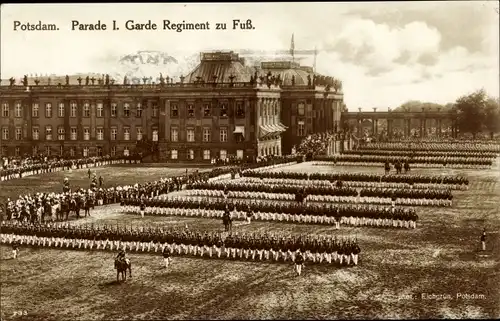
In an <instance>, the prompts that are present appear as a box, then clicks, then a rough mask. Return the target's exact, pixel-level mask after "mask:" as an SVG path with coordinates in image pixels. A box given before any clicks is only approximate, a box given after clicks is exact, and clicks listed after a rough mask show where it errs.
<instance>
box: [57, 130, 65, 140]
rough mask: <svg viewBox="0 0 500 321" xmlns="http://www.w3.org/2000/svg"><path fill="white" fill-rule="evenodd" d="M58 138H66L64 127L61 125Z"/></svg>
mask: <svg viewBox="0 0 500 321" xmlns="http://www.w3.org/2000/svg"><path fill="white" fill-rule="evenodd" d="M57 138H58V139H59V140H64V127H59V128H58V129H57Z"/></svg>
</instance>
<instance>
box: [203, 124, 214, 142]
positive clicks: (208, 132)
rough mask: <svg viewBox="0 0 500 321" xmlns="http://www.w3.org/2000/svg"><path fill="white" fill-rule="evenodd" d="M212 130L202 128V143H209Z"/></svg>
mask: <svg viewBox="0 0 500 321" xmlns="http://www.w3.org/2000/svg"><path fill="white" fill-rule="evenodd" d="M211 133H212V130H211V129H210V128H208V127H207V128H203V141H204V142H209V141H210V136H211Z"/></svg>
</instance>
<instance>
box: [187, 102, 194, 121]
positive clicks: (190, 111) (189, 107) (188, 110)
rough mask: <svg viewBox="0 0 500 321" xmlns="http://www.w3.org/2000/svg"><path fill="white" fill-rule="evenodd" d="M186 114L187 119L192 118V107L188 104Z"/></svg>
mask: <svg viewBox="0 0 500 321" xmlns="http://www.w3.org/2000/svg"><path fill="white" fill-rule="evenodd" d="M187 114H188V117H189V118H194V105H193V104H189V105H187Z"/></svg>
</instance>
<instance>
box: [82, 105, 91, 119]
mask: <svg viewBox="0 0 500 321" xmlns="http://www.w3.org/2000/svg"><path fill="white" fill-rule="evenodd" d="M83 117H90V104H89V103H84V104H83Z"/></svg>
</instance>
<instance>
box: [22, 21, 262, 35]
mask: <svg viewBox="0 0 500 321" xmlns="http://www.w3.org/2000/svg"><path fill="white" fill-rule="evenodd" d="M236 29H238V30H252V29H255V27H254V25H253V24H252V20H251V19H233V20H231V22H215V23H214V22H208V21H206V22H186V21H185V20H182V22H180V21H179V22H175V21H171V20H163V21H162V22H161V23H160V24H158V23H155V22H152V21H151V20H148V21H147V22H138V21H135V20H127V21H126V22H124V23H121V25H120V22H117V21H116V20H112V21H111V23H104V22H102V21H101V20H97V21H96V22H94V23H83V22H81V21H78V20H71V24H70V26H69V30H71V31H117V30H131V31H143V30H148V31H149V30H151V31H152V30H170V31H176V32H182V31H184V30H236ZM57 30H60V29H59V27H58V26H57V25H56V24H53V23H44V22H42V21H38V22H34V23H33V22H22V21H18V20H16V21H14V31H57Z"/></svg>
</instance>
